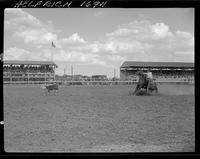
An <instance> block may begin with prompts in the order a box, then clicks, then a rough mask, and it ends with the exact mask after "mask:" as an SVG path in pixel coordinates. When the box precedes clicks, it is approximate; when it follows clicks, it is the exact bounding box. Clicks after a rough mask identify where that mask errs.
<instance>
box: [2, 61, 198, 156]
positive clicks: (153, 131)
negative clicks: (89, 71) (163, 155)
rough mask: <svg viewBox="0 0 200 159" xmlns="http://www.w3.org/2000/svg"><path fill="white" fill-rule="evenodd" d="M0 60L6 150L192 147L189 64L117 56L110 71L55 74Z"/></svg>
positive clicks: (50, 65)
mask: <svg viewBox="0 0 200 159" xmlns="http://www.w3.org/2000/svg"><path fill="white" fill-rule="evenodd" d="M57 68H58V66H57V65H56V64H55V63H54V62H53V61H6V60H5V61H4V64H3V82H4V122H5V124H4V131H5V132H6V133H5V139H4V147H5V151H6V152H133V153H134V152H194V151H195V121H194V109H195V106H194V101H195V100H194V72H195V68H194V63H186V62H144V61H125V62H123V63H122V65H121V66H120V68H118V70H119V71H120V77H116V76H115V75H114V77H113V78H108V77H107V76H106V75H101V74H100V75H98V74H96V75H92V76H85V75H74V74H73V72H72V73H71V75H66V74H64V75H62V76H61V75H56V73H55V71H56V69H57Z"/></svg>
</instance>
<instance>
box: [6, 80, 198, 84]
mask: <svg viewBox="0 0 200 159" xmlns="http://www.w3.org/2000/svg"><path fill="white" fill-rule="evenodd" d="M3 83H4V84H39V85H40V84H42V85H44V84H52V83H58V84H59V85H131V84H136V83H137V81H4V82H3ZM156 83H160V84H162V83H171V84H173V83H174V84H194V81H181V80H177V81H163V80H162V81H156Z"/></svg>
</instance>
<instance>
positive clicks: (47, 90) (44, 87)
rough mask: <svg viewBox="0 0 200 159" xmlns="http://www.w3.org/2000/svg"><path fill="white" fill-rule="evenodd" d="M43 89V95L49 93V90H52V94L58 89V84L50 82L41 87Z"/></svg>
mask: <svg viewBox="0 0 200 159" xmlns="http://www.w3.org/2000/svg"><path fill="white" fill-rule="evenodd" d="M42 88H43V89H45V95H46V94H47V92H48V93H50V92H51V91H54V95H55V92H57V91H58V84H50V85H46V86H43V87H42Z"/></svg>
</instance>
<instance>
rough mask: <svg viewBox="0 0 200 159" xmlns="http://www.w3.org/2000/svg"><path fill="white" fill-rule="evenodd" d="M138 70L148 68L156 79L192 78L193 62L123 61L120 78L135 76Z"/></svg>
mask: <svg viewBox="0 0 200 159" xmlns="http://www.w3.org/2000/svg"><path fill="white" fill-rule="evenodd" d="M138 70H143V71H146V70H150V71H151V72H152V73H153V75H154V77H155V78H157V79H162V78H175V79H177V78H180V79H184V78H190V79H194V71H195V68H194V63H186V62H139V61H125V62H124V63H123V64H122V65H121V67H120V79H122V80H126V79H132V78H136V75H135V73H136V72H137V71H138Z"/></svg>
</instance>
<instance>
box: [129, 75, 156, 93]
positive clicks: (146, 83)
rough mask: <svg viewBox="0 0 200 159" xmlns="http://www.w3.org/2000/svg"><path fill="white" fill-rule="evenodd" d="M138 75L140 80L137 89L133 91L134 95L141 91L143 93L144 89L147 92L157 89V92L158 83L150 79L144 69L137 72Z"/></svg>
mask: <svg viewBox="0 0 200 159" xmlns="http://www.w3.org/2000/svg"><path fill="white" fill-rule="evenodd" d="M136 75H138V76H139V81H138V83H137V86H136V88H135V91H134V92H133V95H138V94H139V93H141V90H142V89H143V90H144V91H145V92H143V93H145V94H148V93H151V92H153V91H154V90H155V91H156V93H157V92H158V88H157V85H156V83H155V82H154V81H151V80H149V79H148V78H147V77H146V75H145V74H144V73H143V72H142V71H138V72H136Z"/></svg>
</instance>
